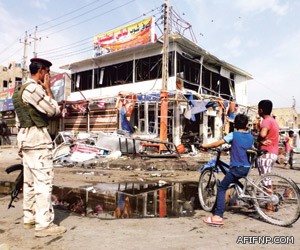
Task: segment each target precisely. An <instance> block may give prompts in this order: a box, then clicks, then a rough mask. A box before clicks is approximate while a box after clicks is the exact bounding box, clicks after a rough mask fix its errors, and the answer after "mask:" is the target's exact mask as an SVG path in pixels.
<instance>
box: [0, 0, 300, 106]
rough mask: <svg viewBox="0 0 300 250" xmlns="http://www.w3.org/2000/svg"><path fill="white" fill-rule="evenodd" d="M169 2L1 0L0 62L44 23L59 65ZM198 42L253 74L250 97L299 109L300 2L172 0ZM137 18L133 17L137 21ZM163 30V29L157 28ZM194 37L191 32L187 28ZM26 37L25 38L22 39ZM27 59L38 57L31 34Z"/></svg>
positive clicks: (46, 42) (43, 46) (43, 38)
mask: <svg viewBox="0 0 300 250" xmlns="http://www.w3.org/2000/svg"><path fill="white" fill-rule="evenodd" d="M163 2H164V1H163V0H98V1H95V0H64V1H58V0H27V1H21V0H10V1H6V0H0V22H1V25H0V31H1V34H2V37H1V40H0V64H3V65H7V64H8V63H9V62H10V61H17V62H21V61H22V57H23V50H24V44H23V43H21V42H24V35H25V31H28V33H29V34H31V36H32V37H33V36H34V28H35V26H37V27H38V32H37V37H38V38H40V40H39V41H38V42H37V53H38V56H39V57H44V58H48V59H50V60H51V61H52V62H53V64H54V65H53V69H57V68H58V67H59V66H62V65H65V64H68V63H72V62H74V61H78V60H81V59H84V58H87V57H89V56H92V48H93V40H92V39H93V37H94V36H95V35H97V34H99V33H103V32H105V31H109V30H111V29H115V28H117V27H119V26H122V25H125V24H127V23H128V22H136V21H138V20H142V19H143V17H144V16H143V14H146V16H147V17H148V16H152V15H155V16H156V18H158V17H159V16H160V15H161V13H160V12H159V10H158V9H157V8H159V6H161V4H163ZM169 2H170V6H173V8H174V10H175V11H176V12H177V13H178V14H179V15H181V16H182V18H184V19H185V20H186V21H187V22H188V23H190V24H191V25H192V29H193V32H194V34H195V37H196V39H197V43H198V45H199V46H200V47H202V48H204V49H206V50H207V51H209V52H210V53H212V54H214V55H215V56H217V57H218V58H219V59H221V60H224V61H226V62H228V63H231V64H233V65H235V66H237V67H239V68H241V69H243V70H245V71H247V72H249V73H250V74H252V76H253V77H254V80H252V81H249V85H248V101H249V104H250V105H256V104H257V102H258V101H259V100H261V99H271V100H272V101H273V103H274V107H276V108H285V107H291V106H292V104H293V96H294V97H295V100H296V107H297V110H298V111H299V112H300V108H299V107H300V95H299V94H298V89H299V87H298V86H297V85H298V83H299V79H300V70H299V69H298V68H299V65H300V63H299V62H300V18H299V13H300V1H295V0H169ZM133 20H134V21H133ZM156 33H158V34H159V30H158V29H156ZM185 35H186V36H189V33H188V32H186V33H185ZM19 39H21V42H20V41H19ZM29 41H30V42H31V45H30V46H29V47H28V51H27V54H28V60H29V59H30V58H31V57H32V56H33V41H34V40H33V39H32V38H31V39H29Z"/></svg>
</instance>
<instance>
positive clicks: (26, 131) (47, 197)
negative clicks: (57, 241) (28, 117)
mask: <svg viewBox="0 0 300 250" xmlns="http://www.w3.org/2000/svg"><path fill="white" fill-rule="evenodd" d="M29 82H30V84H28V85H27V86H26V87H25V89H24V90H23V92H21V93H20V92H19V93H18V92H16V98H15V99H14V97H13V99H14V104H15V102H17V101H16V99H17V97H18V95H20V94H21V97H22V102H23V103H25V104H31V108H32V107H34V108H35V109H37V110H38V112H40V113H41V115H46V116H47V117H52V116H56V115H58V114H59V113H60V110H59V106H58V104H57V102H56V101H55V100H53V99H51V98H50V97H49V96H47V95H46V93H45V90H44V89H43V87H42V86H41V85H39V84H37V83H36V82H35V81H34V80H33V79H30V78H29V79H28V80H27V82H26V84H27V83H29ZM16 104H17V103H16ZM21 112H22V111H20V110H19V112H18V110H17V108H16V113H17V126H18V125H19V126H20V130H19V132H18V136H17V140H18V147H19V149H20V150H21V151H22V154H23V165H24V186H23V193H24V200H23V210H24V224H25V223H32V224H35V229H36V230H41V229H44V228H47V227H49V226H50V225H52V223H53V219H54V210H53V207H52V202H51V194H52V185H53V177H54V172H53V162H52V147H53V144H52V140H51V137H50V135H49V133H48V130H47V127H37V126H30V127H22V121H21V119H20V118H21V117H22V116H23V114H22V113H21ZM23 112H24V111H23ZM29 113H30V112H29ZM19 119H20V120H19ZM22 119H24V118H22ZM32 120H33V122H34V120H35V119H34V118H33V119H32ZM23 124H25V121H23Z"/></svg>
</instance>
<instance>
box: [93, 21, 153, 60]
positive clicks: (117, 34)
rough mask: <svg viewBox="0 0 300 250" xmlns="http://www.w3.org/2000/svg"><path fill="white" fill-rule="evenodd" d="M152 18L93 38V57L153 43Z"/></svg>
mask: <svg viewBox="0 0 300 250" xmlns="http://www.w3.org/2000/svg"><path fill="white" fill-rule="evenodd" d="M153 27H154V26H153V18H152V17H150V18H147V19H145V20H143V21H140V22H137V23H134V24H131V25H128V26H123V27H121V28H118V29H115V30H112V31H109V32H106V33H102V34H99V35H97V36H95V37H94V55H95V57H96V56H101V55H105V54H109V53H111V52H114V51H119V50H123V49H127V48H131V47H134V46H137V45H141V44H145V43H149V42H154V28H153Z"/></svg>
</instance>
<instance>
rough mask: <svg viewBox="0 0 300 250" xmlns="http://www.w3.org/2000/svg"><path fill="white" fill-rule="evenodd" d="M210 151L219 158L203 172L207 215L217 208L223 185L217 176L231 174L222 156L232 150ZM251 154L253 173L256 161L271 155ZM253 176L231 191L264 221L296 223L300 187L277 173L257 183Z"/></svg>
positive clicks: (201, 196)
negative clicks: (221, 185)
mask: <svg viewBox="0 0 300 250" xmlns="http://www.w3.org/2000/svg"><path fill="white" fill-rule="evenodd" d="M209 150H212V151H215V152H217V156H216V158H215V159H214V160H211V161H209V162H208V164H205V165H204V166H203V167H202V168H200V172H201V175H200V178H199V184H198V194H199V201H200V204H201V206H202V208H203V209H204V210H205V211H207V212H211V211H213V210H214V209H215V206H216V197H217V186H218V184H219V182H220V181H219V179H218V178H217V174H218V173H223V174H224V175H225V174H226V172H227V171H229V165H228V164H227V163H226V162H224V161H222V160H221V159H220V158H221V154H222V152H224V151H227V150H229V149H221V148H211V149H209ZM247 153H248V157H249V159H250V163H251V169H252V168H254V162H255V159H256V158H257V157H259V156H261V155H263V154H265V153H267V151H265V150H247ZM251 169H250V170H249V173H250V172H251ZM249 173H248V175H247V176H246V177H243V178H241V179H239V181H238V182H236V183H234V184H231V186H230V187H229V188H231V187H233V188H234V189H235V191H236V194H237V199H238V200H241V201H243V202H245V203H246V204H248V205H249V206H251V207H254V208H255V210H256V211H257V213H258V214H259V215H260V216H261V218H262V219H263V220H265V221H266V222H269V223H271V224H273V225H278V226H290V225H291V224H293V223H295V222H296V221H297V220H298V219H299V217H300V189H299V187H298V186H297V184H296V183H295V182H294V181H293V180H291V179H290V178H286V177H284V176H281V175H279V174H277V173H269V174H265V175H262V176H259V178H258V179H257V180H256V181H254V180H253V179H251V178H250V177H249ZM270 183H271V185H270ZM270 207H271V208H272V209H271V210H270Z"/></svg>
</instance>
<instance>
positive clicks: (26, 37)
mask: <svg viewBox="0 0 300 250" xmlns="http://www.w3.org/2000/svg"><path fill="white" fill-rule="evenodd" d="M20 43H22V41H21V39H20ZM23 43H24V55H23V67H22V83H23V84H24V83H25V82H26V80H27V46H28V45H29V43H28V34H27V31H25V37H24V42H23Z"/></svg>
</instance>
